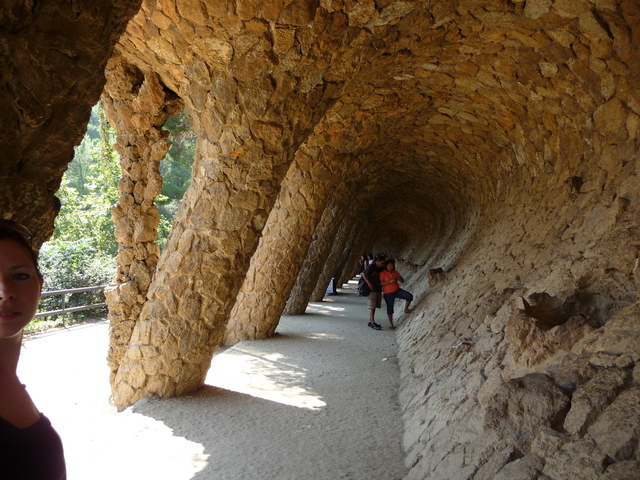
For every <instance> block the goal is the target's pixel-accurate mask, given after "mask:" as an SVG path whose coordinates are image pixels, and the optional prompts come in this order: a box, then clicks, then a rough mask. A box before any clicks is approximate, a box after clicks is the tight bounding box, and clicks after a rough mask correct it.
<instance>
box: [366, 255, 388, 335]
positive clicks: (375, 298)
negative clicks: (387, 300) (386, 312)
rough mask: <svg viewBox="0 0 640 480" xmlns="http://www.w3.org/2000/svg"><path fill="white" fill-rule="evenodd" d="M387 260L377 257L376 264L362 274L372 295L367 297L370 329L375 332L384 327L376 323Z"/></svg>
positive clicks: (380, 256)
mask: <svg viewBox="0 0 640 480" xmlns="http://www.w3.org/2000/svg"><path fill="white" fill-rule="evenodd" d="M385 263H386V262H385V258H384V256H383V255H378V256H376V260H375V262H374V263H372V264H371V265H369V266H368V267H367V268H366V269H365V271H364V272H363V274H362V277H363V278H364V281H365V282H367V284H368V285H369V288H370V289H371V293H370V294H369V296H368V297H367V308H368V309H369V327H371V328H373V329H374V330H381V329H382V327H381V326H380V325H378V324H377V323H376V322H375V321H374V318H375V314H376V308H380V307H381V302H382V286H381V285H380V272H381V271H382V270H384V265H385Z"/></svg>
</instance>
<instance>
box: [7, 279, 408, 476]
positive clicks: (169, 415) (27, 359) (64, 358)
mask: <svg viewBox="0 0 640 480" xmlns="http://www.w3.org/2000/svg"><path fill="white" fill-rule="evenodd" d="M340 293H341V295H338V296H335V297H330V298H329V299H327V301H325V302H322V303H314V304H311V305H310V306H309V308H308V309H307V314H306V315H304V316H298V317H294V316H291V317H283V318H282V321H281V322H280V326H279V327H278V332H279V334H278V335H276V336H275V337H274V338H272V339H269V340H266V341H247V342H241V343H239V344H237V345H235V346H234V347H232V348H229V349H226V350H224V351H221V350H219V351H218V353H217V354H216V356H215V357H214V359H213V363H212V367H211V370H210V371H209V375H208V376H207V380H206V386H205V387H204V388H202V389H201V390H200V391H199V392H197V393H196V394H193V395H191V396H189V397H184V398H174V399H168V400H159V399H151V400H143V401H141V402H138V404H136V405H134V406H133V407H132V408H129V409H127V410H126V411H124V412H122V413H120V414H118V413H116V412H115V409H113V408H112V407H110V406H109V404H108V402H107V398H108V395H109V389H108V384H107V377H108V370H107V367H106V362H105V360H104V358H105V355H106V350H107V345H108V338H107V336H108V326H107V324H106V323H104V322H103V323H98V324H93V325H87V326H82V327H76V328H72V329H69V330H67V331H64V332H59V333H52V334H47V335H44V336H41V337H38V338H36V339H32V340H29V341H27V342H26V345H25V348H24V349H23V354H22V359H21V366H20V376H21V379H22V381H23V382H24V383H26V384H27V386H28V389H29V391H30V393H31V395H32V396H33V398H34V400H35V401H36V404H37V405H38V407H39V408H40V409H41V410H42V411H43V412H44V413H45V414H46V415H47V416H48V417H49V418H50V419H51V421H52V422H53V424H54V426H55V427H56V428H57V430H58V431H59V433H60V435H61V436H62V438H63V442H64V444H65V450H66V456H67V465H68V472H69V478H70V480H86V479H92V480H100V479H105V480H106V479H109V480H112V479H118V480H129V479H132V480H133V479H136V480H140V479H147V478H153V479H160V480H162V479H167V480H181V479H201V480H203V479H207V480H208V479H232V480H252V479H256V480H258V479H260V480H270V479H273V480H288V479H291V480H298V479H318V480H325V479H326V480H336V479H354V480H355V479H358V480H359V479H362V480H395V479H401V478H403V477H404V473H405V469H404V465H403V452H402V448H401V442H402V420H401V412H400V408H399V405H398V401H397V395H398V379H399V372H398V365H397V360H396V345H395V335H394V332H393V331H391V330H388V329H387V328H386V325H385V328H384V330H382V331H379V332H376V331H374V330H372V329H370V328H368V327H367V326H366V322H367V320H366V314H367V310H366V305H365V299H363V298H360V297H356V296H355V295H354V293H355V289H354V285H352V284H350V285H348V286H345V289H344V290H340ZM376 316H377V318H376V319H377V320H378V322H379V323H383V324H386V316H385V315H384V311H378V313H377V314H376ZM383 319H384V320H385V321H384V322H383Z"/></svg>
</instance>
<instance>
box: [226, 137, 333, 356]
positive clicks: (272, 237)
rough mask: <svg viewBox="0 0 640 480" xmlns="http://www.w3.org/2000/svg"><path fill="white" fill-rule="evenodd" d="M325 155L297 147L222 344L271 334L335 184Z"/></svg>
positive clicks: (316, 150) (252, 259) (314, 150)
mask: <svg viewBox="0 0 640 480" xmlns="http://www.w3.org/2000/svg"><path fill="white" fill-rule="evenodd" d="M328 163H329V161H328V159H326V158H325V154H324V152H322V151H321V150H319V149H305V148H303V149H301V151H300V152H299V153H298V154H297V155H296V160H295V161H294V162H293V163H292V165H291V167H290V168H289V172H288V174H287V177H286V178H285V180H284V181H283V184H282V188H281V190H280V195H279V197H278V200H277V202H276V205H275V206H274V208H273V210H272V211H271V214H270V215H269V219H268V220H267V225H266V226H265V229H264V231H263V234H262V237H261V239H260V243H259V245H258V248H257V249H256V252H255V253H254V255H253V257H252V258H251V265H250V267H249V270H248V272H247V275H246V277H245V280H244V283H243V285H242V288H241V290H240V293H239V294H238V298H237V300H236V304H235V305H234V307H233V309H232V311H231V315H230V319H229V324H228V326H227V336H226V338H225V341H224V343H225V345H232V344H234V343H237V342H239V341H241V340H246V339H255V338H266V337H269V336H271V335H272V334H273V332H274V331H275V329H276V327H277V326H278V322H279V320H280V315H281V314H282V310H283V308H284V305H285V303H286V301H287V299H288V297H289V293H290V292H291V288H292V287H293V284H294V282H295V280H296V277H297V274H298V271H299V270H300V265H301V264H302V261H303V260H304V257H305V255H306V253H307V250H308V248H309V244H310V243H311V237H312V235H313V231H314V230H315V228H316V226H317V224H318V221H319V219H320V216H321V214H322V211H323V210H324V208H325V206H326V203H327V199H328V197H329V195H330V193H331V191H332V189H333V186H334V184H335V181H336V175H335V174H334V173H332V172H331V170H330V168H331V167H332V166H333V169H334V171H335V169H336V166H335V165H331V164H328Z"/></svg>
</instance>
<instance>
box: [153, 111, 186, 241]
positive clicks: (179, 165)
mask: <svg viewBox="0 0 640 480" xmlns="http://www.w3.org/2000/svg"><path fill="white" fill-rule="evenodd" d="M164 128H165V130H168V131H169V132H170V135H169V141H170V142H171V148H170V149H169V152H167V156H166V157H165V158H164V159H163V160H162V162H160V174H161V175H162V179H163V183H162V191H161V194H160V196H159V197H158V198H157V199H156V205H157V207H158V212H159V213H160V225H159V226H158V244H159V245H160V248H163V247H164V245H165V243H166V241H167V238H168V236H169V233H170V231H171V225H172V224H173V220H174V219H175V217H176V213H177V212H178V207H180V203H181V202H182V197H183V196H184V193H185V192H186V191H187V188H188V187H189V184H190V182H191V168H192V166H193V159H194V157H195V151H196V135H195V133H194V131H193V121H192V119H191V117H190V116H189V114H188V113H187V111H186V110H183V111H182V112H181V113H180V114H179V115H176V116H175V117H171V118H170V119H169V120H167V122H166V123H165V125H164Z"/></svg>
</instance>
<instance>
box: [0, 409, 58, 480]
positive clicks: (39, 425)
mask: <svg viewBox="0 0 640 480" xmlns="http://www.w3.org/2000/svg"><path fill="white" fill-rule="evenodd" d="M0 478H1V479H2V480H65V479H66V478H67V473H66V467H65V463H64V453H63V450H62V441H61V440H60V436H59V435H58V433H57V432H56V431H55V430H54V429H53V427H52V426H51V422H50V421H49V419H48V418H47V417H45V416H44V415H42V414H41V416H40V420H38V421H37V422H36V423H34V424H33V425H31V426H30V427H27V428H18V427H16V426H15V425H13V424H11V423H9V422H7V421H6V420H4V419H3V418H0Z"/></svg>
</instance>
